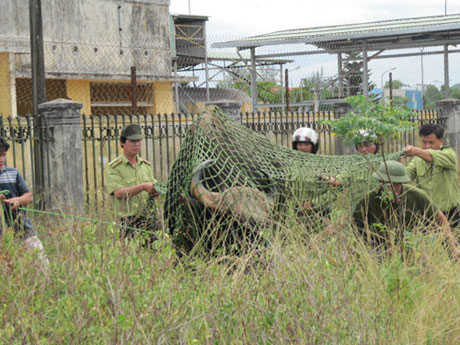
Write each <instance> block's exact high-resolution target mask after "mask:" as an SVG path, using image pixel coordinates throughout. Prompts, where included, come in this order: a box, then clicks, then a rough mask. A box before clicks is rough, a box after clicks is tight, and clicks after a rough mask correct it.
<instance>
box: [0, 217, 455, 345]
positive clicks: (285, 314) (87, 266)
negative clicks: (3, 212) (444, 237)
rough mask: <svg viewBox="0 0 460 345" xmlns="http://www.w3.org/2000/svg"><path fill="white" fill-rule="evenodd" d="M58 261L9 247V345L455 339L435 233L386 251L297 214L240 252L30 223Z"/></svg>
mask: <svg viewBox="0 0 460 345" xmlns="http://www.w3.org/2000/svg"><path fill="white" fill-rule="evenodd" d="M33 221H34V223H35V225H36V227H37V230H38V232H39V235H40V237H41V239H42V241H43V243H44V246H45V249H46V252H47V255H48V258H49V259H50V262H51V264H50V273H49V276H48V278H46V277H44V276H43V274H42V273H40V271H39V270H38V269H37V265H36V262H35V260H34V256H33V255H32V254H31V253H28V252H24V250H23V249H22V247H21V244H20V242H18V241H16V240H14V238H13V236H12V234H11V232H7V233H6V234H5V235H4V237H3V239H2V241H1V242H0V274H1V276H2V284H1V286H0V311H1V314H0V315H1V319H0V343H1V344H458V343H460V297H459V296H460V266H459V264H458V262H456V261H454V260H452V259H450V258H449V256H448V254H447V252H446V250H445V249H444V247H443V245H442V243H441V242H440V240H439V239H437V237H435V236H427V235H425V236H423V235H419V234H414V235H412V236H409V237H407V239H406V241H405V243H404V246H403V247H402V248H401V247H395V248H391V251H390V252H389V253H387V254H379V255H377V254H376V253H375V252H373V251H372V250H370V249H369V248H366V246H364V245H363V243H362V242H361V240H360V238H359V237H357V236H355V235H354V233H353V232H352V230H351V228H350V229H343V230H341V231H339V232H334V233H331V232H327V231H326V230H323V229H305V226H304V225H300V224H296V223H295V221H293V222H289V226H283V227H280V228H279V230H277V231H276V232H275V233H273V234H271V236H270V240H269V241H268V243H265V244H264V245H260V246H259V247H257V248H254V250H251V251H250V252H248V253H246V254H244V255H240V256H232V255H224V254H220V255H219V254H218V255H214V256H213V257H206V256H205V255H200V254H196V255H193V256H190V257H188V256H181V257H179V256H178V255H177V251H176V249H175V248H174V247H173V246H172V245H171V240H170V238H169V237H167V236H163V235H161V234H159V239H158V240H157V241H156V242H155V243H154V249H146V248H142V246H140V243H139V241H131V242H129V243H127V244H126V245H123V244H122V243H121V242H120V240H119V239H118V238H117V234H118V231H117V229H116V228H113V227H111V226H108V225H101V224H94V223H92V222H88V221H84V220H73V219H69V218H59V217H54V216H36V217H34V219H33Z"/></svg>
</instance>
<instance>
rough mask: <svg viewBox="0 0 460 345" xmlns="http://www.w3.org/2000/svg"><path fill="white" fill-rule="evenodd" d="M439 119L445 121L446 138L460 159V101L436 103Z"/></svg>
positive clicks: (447, 100) (449, 100)
mask: <svg viewBox="0 0 460 345" xmlns="http://www.w3.org/2000/svg"><path fill="white" fill-rule="evenodd" d="M436 108H437V110H438V117H439V118H440V119H443V120H444V124H443V127H444V129H445V134H444V137H445V138H447V143H448V144H449V145H450V146H451V147H452V148H453V149H454V150H455V151H456V152H457V156H459V158H460V100H458V99H443V100H441V101H437V102H436Z"/></svg>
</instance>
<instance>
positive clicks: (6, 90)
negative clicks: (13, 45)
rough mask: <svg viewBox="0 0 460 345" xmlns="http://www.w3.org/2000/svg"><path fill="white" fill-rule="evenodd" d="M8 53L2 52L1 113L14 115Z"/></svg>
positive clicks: (0, 70) (0, 75) (0, 54)
mask: <svg viewBox="0 0 460 345" xmlns="http://www.w3.org/2000/svg"><path fill="white" fill-rule="evenodd" d="M9 66H10V59H9V54H8V53H0V114H2V115H4V116H10V115H12V108H11V104H12V99H11V73H10V67H9Z"/></svg>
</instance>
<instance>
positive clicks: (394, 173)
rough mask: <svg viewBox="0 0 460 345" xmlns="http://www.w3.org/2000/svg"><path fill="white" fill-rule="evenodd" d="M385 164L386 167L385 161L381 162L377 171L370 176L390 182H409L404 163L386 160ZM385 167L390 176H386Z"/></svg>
mask: <svg viewBox="0 0 460 345" xmlns="http://www.w3.org/2000/svg"><path fill="white" fill-rule="evenodd" d="M386 164H387V167H386V168H385V163H382V164H381V165H380V167H379V169H378V170H377V172H375V173H373V174H372V177H374V178H376V179H377V180H380V181H385V182H390V180H391V182H394V183H408V182H410V178H409V176H407V174H406V168H404V165H402V164H401V163H399V162H397V161H387V163H386ZM387 168H388V174H389V175H390V178H388V174H387Z"/></svg>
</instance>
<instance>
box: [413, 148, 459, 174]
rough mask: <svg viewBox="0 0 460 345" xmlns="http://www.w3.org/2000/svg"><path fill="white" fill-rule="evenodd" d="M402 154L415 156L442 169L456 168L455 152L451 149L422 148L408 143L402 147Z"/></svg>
mask: <svg viewBox="0 0 460 345" xmlns="http://www.w3.org/2000/svg"><path fill="white" fill-rule="evenodd" d="M404 154H405V155H406V156H408V157H411V156H417V157H420V158H421V159H423V160H424V161H426V162H434V164H435V165H436V166H438V167H440V168H444V169H457V154H456V152H455V151H454V150H452V149H449V148H448V149H445V150H433V149H428V150H424V149H421V148H419V147H414V146H411V145H408V146H406V147H405V148H404Z"/></svg>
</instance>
